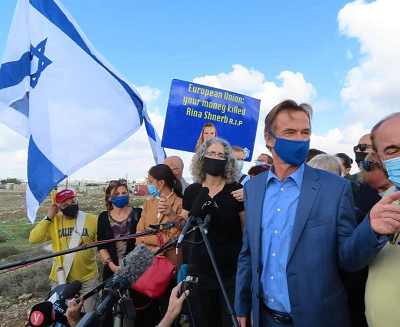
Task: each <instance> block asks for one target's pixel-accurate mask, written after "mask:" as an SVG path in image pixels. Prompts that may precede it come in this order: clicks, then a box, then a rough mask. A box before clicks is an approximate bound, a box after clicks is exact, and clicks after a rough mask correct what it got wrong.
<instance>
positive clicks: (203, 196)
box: [175, 187, 210, 251]
mask: <svg viewBox="0 0 400 327" xmlns="http://www.w3.org/2000/svg"><path fill="white" fill-rule="evenodd" d="M209 192H210V190H209V189H208V187H203V188H202V189H201V190H200V192H199V195H198V196H197V198H196V201H194V203H193V205H192V208H191V209H190V212H189V219H188V222H187V223H186V225H185V227H184V228H183V230H182V233H181V235H179V238H178V242H176V245H175V248H176V249H178V248H179V246H180V245H181V243H182V241H183V238H184V237H185V235H186V233H187V232H188V230H189V228H190V225H191V222H194V221H195V220H196V218H198V217H201V216H202V209H203V205H204V203H205V202H206V201H207V197H208V193H209ZM177 251H178V250H177Z"/></svg>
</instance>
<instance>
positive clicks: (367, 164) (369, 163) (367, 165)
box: [361, 161, 378, 171]
mask: <svg viewBox="0 0 400 327" xmlns="http://www.w3.org/2000/svg"><path fill="white" fill-rule="evenodd" d="M361 163H362V165H363V169H364V170H365V171H371V169H372V164H376V165H377V164H378V163H377V162H376V161H361Z"/></svg>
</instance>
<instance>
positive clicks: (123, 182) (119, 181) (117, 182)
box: [108, 179, 127, 186]
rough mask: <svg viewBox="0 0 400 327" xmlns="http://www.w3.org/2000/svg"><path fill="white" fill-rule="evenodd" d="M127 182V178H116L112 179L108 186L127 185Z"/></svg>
mask: <svg viewBox="0 0 400 327" xmlns="http://www.w3.org/2000/svg"><path fill="white" fill-rule="evenodd" d="M126 184H127V181H126V179H116V180H113V181H110V184H108V186H116V185H126Z"/></svg>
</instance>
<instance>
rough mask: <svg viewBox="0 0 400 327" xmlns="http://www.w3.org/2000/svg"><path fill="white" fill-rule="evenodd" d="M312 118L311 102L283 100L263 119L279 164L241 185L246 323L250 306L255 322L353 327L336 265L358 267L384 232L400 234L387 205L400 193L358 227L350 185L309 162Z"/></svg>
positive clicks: (240, 275)
mask: <svg viewBox="0 0 400 327" xmlns="http://www.w3.org/2000/svg"><path fill="white" fill-rule="evenodd" d="M311 117H312V108H311V106H310V105H307V104H300V105H298V104H297V103H296V102H295V101H293V100H286V101H283V102H281V103H279V104H278V105H276V106H275V107H274V108H273V109H272V110H271V111H270V112H269V113H268V115H267V117H266V118H265V128H264V133H265V134H264V138H265V142H266V144H267V147H268V149H270V151H271V153H272V156H273V159H274V165H273V166H272V168H271V170H269V171H268V172H266V173H264V174H260V175H258V176H256V177H254V178H252V179H250V180H249V181H248V182H247V183H246V184H245V185H244V195H245V196H244V199H245V205H244V207H245V216H246V224H245V229H244V233H243V246H242V250H241V253H240V255H239V260H238V267H237V275H236V293H235V310H236V313H237V317H238V321H239V323H240V325H241V326H242V327H244V326H246V320H247V318H248V317H249V316H250V312H251V310H252V312H253V320H254V326H255V327H258V326H268V327H274V326H282V324H285V325H286V326H296V327H299V326H301V327H302V326H304V327H320V326H324V327H337V326H341V327H349V326H350V325H351V321H350V315H349V308H348V304H347V296H346V292H345V290H344V288H343V284H342V282H341V280H340V276H339V272H338V266H340V267H342V268H344V269H346V270H348V271H357V270H360V269H361V268H363V267H365V266H366V265H367V264H368V263H369V262H370V261H371V260H372V259H373V257H374V256H376V255H377V253H378V252H379V250H380V249H381V248H382V247H383V246H384V245H385V244H386V242H387V239H388V238H387V236H386V235H387V234H391V233H395V232H398V231H400V212H394V211H395V209H394V207H395V206H391V205H390V203H391V202H392V201H394V200H397V199H399V198H400V192H398V193H396V195H392V196H390V197H389V199H387V200H385V199H382V200H381V202H379V203H378V204H377V205H376V206H375V207H374V208H373V209H372V210H371V212H370V213H369V215H367V217H366V218H365V219H364V220H363V222H362V223H361V224H360V225H358V226H357V225H356V219H355V206H354V202H353V196H352V192H351V186H350V183H349V182H348V181H347V180H345V179H344V178H341V177H339V176H335V175H334V174H331V173H328V172H326V171H323V170H318V169H314V168H312V167H310V166H308V165H306V164H305V160H306V157H307V154H308V150H309V145H310V135H311V124H310V122H311ZM397 129H398V130H399V131H400V128H397ZM397 140H400V137H399V138H397ZM398 148H399V153H400V144H399V147H398ZM399 156H400V154H399ZM399 171H400V170H399ZM399 182H400V181H399ZM399 185H400V184H399ZM399 211H400V210H399ZM388 283H390V281H388ZM382 294H385V293H382ZM392 311H394V312H396V310H392ZM381 326H382V325H381Z"/></svg>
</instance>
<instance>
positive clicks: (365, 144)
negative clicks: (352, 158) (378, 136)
mask: <svg viewBox="0 0 400 327" xmlns="http://www.w3.org/2000/svg"><path fill="white" fill-rule="evenodd" d="M370 147H371V144H367V143H362V144H357V145H356V146H354V148H353V150H354V152H356V151H357V149H360V151H361V152H364V151H365V150H367V149H368V148H370Z"/></svg>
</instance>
